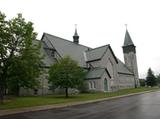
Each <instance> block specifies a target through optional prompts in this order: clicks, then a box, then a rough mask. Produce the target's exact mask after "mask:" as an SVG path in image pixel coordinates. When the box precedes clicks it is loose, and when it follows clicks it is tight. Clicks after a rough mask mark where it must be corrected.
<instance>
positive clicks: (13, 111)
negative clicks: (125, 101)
mask: <svg viewBox="0 0 160 119" xmlns="http://www.w3.org/2000/svg"><path fill="white" fill-rule="evenodd" d="M150 92H153V91H145V92H140V93H133V94H128V95H121V96H116V97H110V98H102V99H97V100H89V101H83V102H73V103H68V104H53V105H43V106H35V107H24V108H17V109H6V110H0V116H4V115H10V114H17V113H24V112H33V111H41V110H48V109H57V108H63V107H68V106H74V105H82V104H88V103H95V102H100V101H106V100H112V99H117V98H122V97H128V96H133V95H140V94H144V93H150Z"/></svg>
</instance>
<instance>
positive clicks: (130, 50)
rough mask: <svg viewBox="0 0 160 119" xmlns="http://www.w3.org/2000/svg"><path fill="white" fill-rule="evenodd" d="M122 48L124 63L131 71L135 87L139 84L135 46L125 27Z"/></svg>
mask: <svg viewBox="0 0 160 119" xmlns="http://www.w3.org/2000/svg"><path fill="white" fill-rule="evenodd" d="M122 48H123V54H124V61H125V64H126V66H127V67H128V68H129V69H130V70H131V71H132V72H133V74H134V79H135V87H137V86H139V75H138V66H137V57H136V46H135V45H134V43H133V42H132V39H131V37H130V35H129V32H128V30H127V28H126V34H125V38H124V44H123V46H122Z"/></svg>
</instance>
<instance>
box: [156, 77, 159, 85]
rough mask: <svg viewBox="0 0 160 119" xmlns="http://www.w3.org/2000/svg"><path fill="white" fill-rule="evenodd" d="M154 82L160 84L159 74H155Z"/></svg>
mask: <svg viewBox="0 0 160 119" xmlns="http://www.w3.org/2000/svg"><path fill="white" fill-rule="evenodd" d="M156 84H157V85H158V86H160V74H159V75H157V76H156Z"/></svg>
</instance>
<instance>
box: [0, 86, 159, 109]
mask: <svg viewBox="0 0 160 119" xmlns="http://www.w3.org/2000/svg"><path fill="white" fill-rule="evenodd" d="M148 90H158V89H156V88H136V89H124V90H120V91H117V92H112V93H84V94H78V95H72V96H69V97H68V98H65V97H64V95H47V96H30V97H10V98H9V100H6V101H5V103H4V104H0V109H11V108H21V107H31V106H38V105H48V104H66V103H72V102H79V101H87V100H94V99H100V98H107V97H113V96H119V95H125V94H131V93H137V92H143V91H148Z"/></svg>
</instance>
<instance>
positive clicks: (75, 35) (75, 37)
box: [73, 25, 79, 44]
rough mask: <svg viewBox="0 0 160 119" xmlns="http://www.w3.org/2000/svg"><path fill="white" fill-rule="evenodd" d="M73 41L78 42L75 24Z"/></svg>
mask: <svg viewBox="0 0 160 119" xmlns="http://www.w3.org/2000/svg"><path fill="white" fill-rule="evenodd" d="M73 42H74V43H76V44H78V43H79V36H78V33H77V25H75V33H74V36H73Z"/></svg>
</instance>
